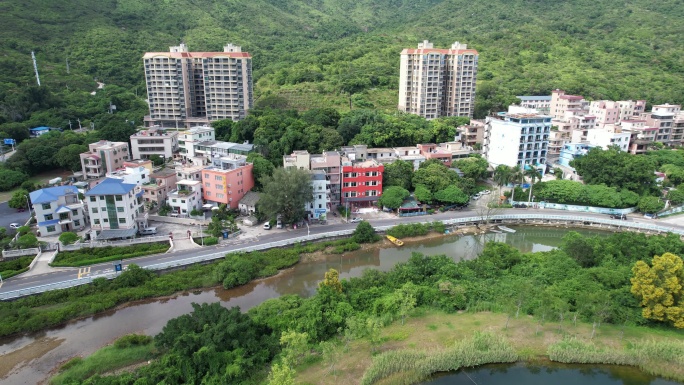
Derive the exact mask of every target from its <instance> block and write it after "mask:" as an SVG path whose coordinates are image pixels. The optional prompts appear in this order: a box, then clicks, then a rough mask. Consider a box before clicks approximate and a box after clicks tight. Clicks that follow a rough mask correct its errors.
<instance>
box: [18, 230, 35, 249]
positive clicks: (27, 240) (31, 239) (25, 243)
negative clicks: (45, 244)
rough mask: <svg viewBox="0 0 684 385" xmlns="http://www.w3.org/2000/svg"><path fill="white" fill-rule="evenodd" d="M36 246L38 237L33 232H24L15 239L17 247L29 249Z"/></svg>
mask: <svg viewBox="0 0 684 385" xmlns="http://www.w3.org/2000/svg"><path fill="white" fill-rule="evenodd" d="M36 246H38V238H36V236H35V235H33V234H24V235H22V236H21V237H19V239H17V247H18V248H20V249H29V248H32V247H36Z"/></svg>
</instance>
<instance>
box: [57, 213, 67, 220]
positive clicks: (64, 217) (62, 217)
mask: <svg viewBox="0 0 684 385" xmlns="http://www.w3.org/2000/svg"><path fill="white" fill-rule="evenodd" d="M67 219H69V213H61V214H59V220H61V221H65V220H67Z"/></svg>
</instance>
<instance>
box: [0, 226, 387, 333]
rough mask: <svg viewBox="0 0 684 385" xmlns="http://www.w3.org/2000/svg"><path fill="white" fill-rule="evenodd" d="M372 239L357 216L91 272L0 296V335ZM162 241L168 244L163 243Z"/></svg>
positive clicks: (255, 274) (246, 276)
mask: <svg viewBox="0 0 684 385" xmlns="http://www.w3.org/2000/svg"><path fill="white" fill-rule="evenodd" d="M378 239H379V237H378V236H377V235H376V234H374V232H373V228H372V227H371V226H370V224H368V222H365V221H363V222H361V223H359V224H358V225H357V230H356V231H355V233H354V235H353V236H352V237H351V238H348V239H340V240H336V241H326V242H319V243H313V244H306V245H295V246H294V247H291V248H285V249H272V250H266V251H257V252H252V253H235V254H228V255H227V256H226V258H225V259H224V260H221V261H218V262H216V263H212V264H207V265H193V266H190V267H187V268H186V269H183V270H178V271H173V272H170V273H166V274H162V275H157V274H155V273H154V272H151V271H148V270H144V269H142V268H140V267H138V266H137V265H135V264H130V265H128V269H127V270H126V271H124V272H123V273H121V275H120V276H119V277H117V278H116V279H113V280H107V279H105V278H96V279H94V280H93V282H92V284H90V285H82V286H76V287H73V288H69V289H64V290H54V291H49V292H46V293H42V294H38V295H33V296H29V297H23V298H20V299H17V300H15V301H11V302H8V301H2V302H0V318H1V319H3V322H2V323H0V336H7V335H10V334H15V333H23V332H33V331H38V330H41V329H44V328H47V327H50V326H55V325H58V324H61V323H63V322H65V321H68V320H71V319H75V318H79V317H85V316H89V315H92V314H96V313H99V312H102V311H105V310H108V309H112V308H114V307H116V306H118V305H120V304H123V303H126V302H131V301H136V300H140V299H144V298H152V297H161V296H166V295H171V294H174V293H177V292H179V291H182V290H190V289H196V288H202V287H212V286H216V285H218V284H223V287H225V288H231V287H235V286H237V285H242V284H245V283H247V282H249V281H251V280H253V279H255V278H263V277H268V276H271V275H274V274H276V273H277V272H278V270H279V269H283V268H286V267H290V266H292V265H294V264H296V263H297V262H298V261H299V258H300V255H301V254H304V253H313V252H317V251H325V252H329V253H334V254H341V253H342V252H344V251H351V250H356V249H358V248H359V247H360V244H361V243H368V242H375V241H377V240H378ZM165 245H166V246H165V247H167V248H168V244H165ZM82 251H83V250H79V251H78V252H79V253H81V252H82ZM87 251H90V249H87ZM79 255H82V253H81V254H79ZM119 258H120V257H117V258H115V259H119ZM100 262H101V261H100ZM29 263H30V261H29Z"/></svg>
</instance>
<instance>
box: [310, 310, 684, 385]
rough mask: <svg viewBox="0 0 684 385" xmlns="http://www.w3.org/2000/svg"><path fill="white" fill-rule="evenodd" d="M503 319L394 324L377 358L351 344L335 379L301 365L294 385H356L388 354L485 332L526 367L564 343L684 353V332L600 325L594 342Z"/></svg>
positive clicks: (584, 330) (574, 330)
mask: <svg viewBox="0 0 684 385" xmlns="http://www.w3.org/2000/svg"><path fill="white" fill-rule="evenodd" d="M506 318H507V317H506V315H504V314H495V313H489V312H483V313H462V314H445V313H443V312H439V311H428V312H426V313H425V314H423V315H419V316H416V317H413V318H408V319H407V320H406V322H405V324H404V325H401V323H400V322H395V323H394V324H392V325H390V326H388V327H386V328H384V329H383V331H382V336H383V343H382V344H381V345H380V347H379V348H378V349H377V350H378V352H377V353H376V355H375V357H374V355H373V354H371V345H370V344H369V342H368V341H365V340H357V341H352V342H351V343H349V345H348V347H347V350H346V351H345V352H344V353H342V354H340V355H339V359H338V360H337V363H336V365H335V375H333V374H332V373H330V367H329V366H328V365H326V364H324V363H322V362H318V363H315V364H310V365H303V366H301V367H298V368H297V372H298V373H297V383H299V384H360V383H361V379H362V378H363V377H364V373H366V371H367V370H368V369H369V368H370V367H371V363H373V362H374V361H377V360H380V359H382V355H383V354H385V353H386V352H392V351H402V350H406V351H416V352H426V353H428V354H439V353H442V352H444V351H446V350H447V349H451V348H453V347H454V346H455V345H456V344H457V343H460V342H461V341H463V340H466V339H469V338H471V337H473V336H474V335H475V334H476V333H477V332H489V333H491V334H493V335H496V336H501V337H503V338H504V339H505V341H507V342H508V343H509V344H510V345H511V346H512V347H513V348H514V349H515V351H516V353H517V355H518V357H519V359H521V360H530V361H535V360H546V359H548V354H549V353H548V352H549V348H550V347H552V346H553V347H554V348H557V347H558V345H561V343H563V342H564V341H573V342H574V345H581V346H582V347H584V348H586V346H591V347H593V348H594V350H600V351H605V352H624V353H625V354H627V353H629V352H631V351H633V350H634V349H635V347H638V346H642V345H644V346H646V345H649V344H651V341H653V342H656V343H661V344H665V343H667V342H671V341H677V343H678V344H679V345H680V346H679V347H680V348H681V349H684V342H682V341H684V331H682V332H677V331H674V330H664V329H653V328H646V327H636V326H627V327H625V328H624V329H623V328H622V327H620V326H615V325H608V324H603V325H601V327H600V328H598V329H597V330H596V333H595V336H594V338H593V340H592V339H591V335H592V325H591V324H584V323H579V322H578V323H577V326H573V324H572V322H568V321H566V322H565V323H564V324H563V325H562V328H561V329H560V330H559V324H558V323H557V322H547V323H545V324H544V325H539V323H538V322H537V321H536V320H534V319H533V318H532V317H529V316H524V317H520V318H518V319H515V318H512V319H511V320H510V321H509V324H508V328H506V327H505V326H506ZM656 345H657V344H656ZM575 347H576V346H575ZM671 348H672V347H668V349H667V350H670V351H671V350H672V349H671ZM561 349H562V347H561ZM556 350H558V349H556ZM578 350H582V349H581V348H580V349H578ZM675 350H677V349H675ZM637 353H639V352H637ZM637 355H639V354H637ZM642 358H643V359H645V360H646V361H647V362H646V364H648V360H652V363H656V362H658V363H659V365H657V366H658V367H660V368H662V369H664V370H665V369H666V370H668V372H667V373H663V372H661V373H657V374H659V375H666V376H668V377H672V378H675V379H678V380H680V381H681V380H682V379H684V366H682V365H677V364H675V363H673V362H669V361H668V362H663V361H664V360H654V359H653V355H650V356H649V355H644V356H643V357H642ZM675 359H676V358H675ZM681 359H682V358H679V360H681ZM666 360H667V359H666ZM576 361H577V360H575V362H576ZM587 362H588V363H589V362H595V361H587ZM412 375H413V373H412V372H411V371H407V372H401V373H396V374H393V375H391V376H388V377H387V378H385V379H384V380H381V381H377V382H375V383H376V384H403V383H408V382H406V379H407V378H410V377H411V376H412Z"/></svg>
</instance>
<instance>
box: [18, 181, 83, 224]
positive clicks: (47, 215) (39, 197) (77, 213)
mask: <svg viewBox="0 0 684 385" xmlns="http://www.w3.org/2000/svg"><path fill="white" fill-rule="evenodd" d="M29 196H30V197H31V204H32V205H33V210H34V211H35V215H36V221H37V222H38V230H39V231H40V235H42V236H48V235H57V234H61V233H62V232H64V231H76V230H79V229H81V228H83V226H85V224H86V215H85V212H84V210H83V202H81V200H80V199H78V189H77V188H76V187H74V186H57V187H47V188H43V189H40V190H36V191H32V192H31V193H30V194H29Z"/></svg>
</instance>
